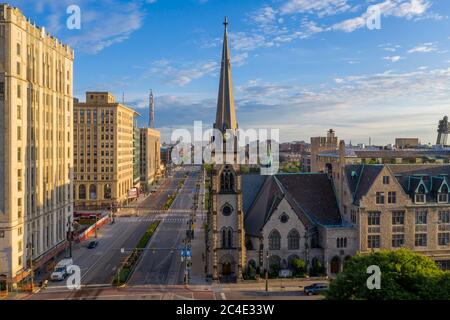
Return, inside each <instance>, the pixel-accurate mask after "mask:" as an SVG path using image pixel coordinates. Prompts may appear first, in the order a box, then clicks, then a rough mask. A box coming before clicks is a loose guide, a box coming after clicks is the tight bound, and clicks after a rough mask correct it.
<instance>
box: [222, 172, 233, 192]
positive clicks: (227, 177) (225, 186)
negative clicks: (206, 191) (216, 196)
mask: <svg viewBox="0 0 450 320" xmlns="http://www.w3.org/2000/svg"><path fill="white" fill-rule="evenodd" d="M220 190H221V191H223V192H232V191H234V174H233V172H231V169H230V167H229V166H226V167H225V168H224V169H223V171H222V173H221V175H220Z"/></svg>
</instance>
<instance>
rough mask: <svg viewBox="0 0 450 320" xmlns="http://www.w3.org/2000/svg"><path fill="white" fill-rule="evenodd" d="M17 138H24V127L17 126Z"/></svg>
mask: <svg viewBox="0 0 450 320" xmlns="http://www.w3.org/2000/svg"><path fill="white" fill-rule="evenodd" d="M17 140H22V127H17Z"/></svg>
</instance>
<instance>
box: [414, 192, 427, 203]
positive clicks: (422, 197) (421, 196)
mask: <svg viewBox="0 0 450 320" xmlns="http://www.w3.org/2000/svg"><path fill="white" fill-rule="evenodd" d="M414 201H415V203H425V194H423V193H416V194H415V196H414Z"/></svg>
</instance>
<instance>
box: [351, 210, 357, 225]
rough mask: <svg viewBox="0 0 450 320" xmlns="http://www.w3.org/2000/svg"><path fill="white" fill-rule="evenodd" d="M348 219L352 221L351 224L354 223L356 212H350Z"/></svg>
mask: <svg viewBox="0 0 450 320" xmlns="http://www.w3.org/2000/svg"><path fill="white" fill-rule="evenodd" d="M350 218H351V220H352V223H356V210H353V209H352V210H351V211H350Z"/></svg>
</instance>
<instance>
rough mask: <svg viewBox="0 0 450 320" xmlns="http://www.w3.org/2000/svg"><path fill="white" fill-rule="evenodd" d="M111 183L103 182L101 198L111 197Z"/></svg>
mask: <svg viewBox="0 0 450 320" xmlns="http://www.w3.org/2000/svg"><path fill="white" fill-rule="evenodd" d="M111 197H112V196H111V185H110V184H105V185H104V187H103V198H104V199H111Z"/></svg>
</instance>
